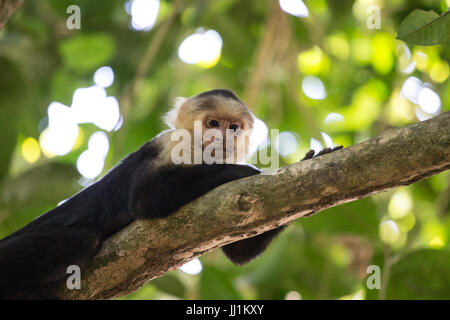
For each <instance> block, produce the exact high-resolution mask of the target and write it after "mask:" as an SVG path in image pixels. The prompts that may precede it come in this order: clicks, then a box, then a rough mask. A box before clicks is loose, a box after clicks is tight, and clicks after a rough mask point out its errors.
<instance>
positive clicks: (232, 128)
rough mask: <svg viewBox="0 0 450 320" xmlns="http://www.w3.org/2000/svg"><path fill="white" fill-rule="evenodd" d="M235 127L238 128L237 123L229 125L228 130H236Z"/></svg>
mask: <svg viewBox="0 0 450 320" xmlns="http://www.w3.org/2000/svg"><path fill="white" fill-rule="evenodd" d="M237 129H239V126H238V125H237V124H232V125H231V126H230V130H231V131H233V132H236V130H237Z"/></svg>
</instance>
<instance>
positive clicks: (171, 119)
mask: <svg viewBox="0 0 450 320" xmlns="http://www.w3.org/2000/svg"><path fill="white" fill-rule="evenodd" d="M186 100H187V99H186V98H184V97H177V98H175V103H174V106H173V108H172V110H170V111H169V112H167V113H166V114H165V115H164V116H163V121H164V122H165V123H166V124H167V125H168V126H169V128H171V129H175V128H176V126H175V121H176V120H177V117H178V113H179V112H180V109H181V106H182V105H183V104H184V102H185V101H186Z"/></svg>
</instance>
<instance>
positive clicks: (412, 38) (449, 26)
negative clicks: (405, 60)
mask: <svg viewBox="0 0 450 320" xmlns="http://www.w3.org/2000/svg"><path fill="white" fill-rule="evenodd" d="M449 13H450V10H448V11H447V12H445V13H444V14H442V15H441V16H439V15H438V14H437V13H436V12H434V11H424V10H420V9H416V10H414V11H413V12H411V13H410V14H409V15H408V16H407V17H406V18H405V19H404V20H403V21H402V23H401V24H400V27H399V29H398V34H397V39H400V40H403V41H405V42H408V43H411V44H417V45H421V46H431V45H436V44H449V43H450V14H449Z"/></svg>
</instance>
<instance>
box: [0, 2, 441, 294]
mask: <svg viewBox="0 0 450 320" xmlns="http://www.w3.org/2000/svg"><path fill="white" fill-rule="evenodd" d="M304 3H305V5H306V7H307V8H308V10H309V15H308V17H306V18H299V17H296V16H293V15H290V14H288V13H286V12H283V11H281V10H280V9H279V7H278V1H269V0H265V1H250V0H245V1H237V0H214V1H206V0H205V1H193V0H190V1H188V0H186V1H167V0H166V1H161V2H160V6H159V13H158V17H157V20H156V23H155V25H154V26H153V28H151V30H148V31H136V30H132V29H131V28H130V15H129V14H127V13H126V11H125V3H124V1H106V0H101V1H87V0H77V1H73V0H70V1H69V0H39V1H38V0H27V1H25V4H24V5H23V7H22V8H21V9H20V10H19V11H18V12H16V13H15V15H14V16H13V17H12V18H11V19H10V21H9V22H8V24H7V25H6V28H5V29H3V30H1V31H0V141H1V147H2V150H1V152H0V184H1V190H0V236H1V237H3V236H6V235H7V234H9V233H11V232H13V231H14V230H16V229H18V228H20V227H22V226H24V225H25V224H27V223H29V222H30V221H32V219H34V218H35V217H37V216H38V215H40V214H42V213H43V212H45V211H46V210H49V209H50V208H52V207H54V206H56V205H57V204H58V203H59V202H60V201H62V200H63V199H65V198H67V197H69V196H71V195H72V194H74V193H75V192H77V191H78V190H81V189H82V186H81V185H85V184H86V181H85V179H83V178H82V176H81V175H80V174H79V173H78V172H77V170H76V163H77V159H78V157H79V156H80V154H82V152H83V151H84V150H86V149H87V148H88V140H89V136H90V135H91V134H92V133H94V132H95V131H98V130H99V129H98V128H97V127H96V126H95V125H94V124H92V123H84V124H79V125H78V128H79V133H78V138H77V140H76V142H75V144H74V147H73V150H72V151H71V152H69V153H68V154H65V155H63V156H57V157H54V156H52V155H49V154H48V153H47V154H46V153H45V152H43V153H42V152H40V150H39V148H38V149H37V150H36V148H35V146H36V145H37V144H36V141H41V140H40V136H41V134H42V132H43V130H44V129H45V128H46V126H47V125H48V122H49V120H48V117H47V108H48V106H49V105H50V103H52V102H54V101H58V102H60V103H63V104H64V105H67V106H70V105H71V103H72V97H73V94H74V92H75V90H76V89H78V88H82V87H89V86H92V85H93V84H94V82H93V75H94V72H95V71H96V70H97V69H98V68H100V67H102V66H105V65H108V66H110V67H111V68H112V69H113V70H114V74H115V81H114V83H113V85H112V86H110V87H108V88H107V89H106V91H107V94H108V96H115V97H117V99H118V101H119V105H120V108H121V112H122V115H123V126H122V127H121V128H120V129H119V130H117V131H114V130H112V131H109V132H106V133H107V134H108V138H109V142H110V148H109V153H108V155H107V157H106V162H105V165H104V168H103V173H106V172H107V170H109V169H110V168H111V167H112V166H113V165H114V164H116V163H117V162H118V161H119V160H120V159H121V158H122V157H124V156H125V155H126V154H128V153H129V152H131V151H133V150H135V149H136V148H138V147H139V146H140V145H141V144H143V143H144V142H145V141H147V140H149V139H150V138H152V137H154V136H155V135H156V134H157V133H158V132H160V131H161V130H163V129H165V127H164V125H163V124H162V122H161V120H160V118H161V116H162V114H163V113H164V112H166V111H167V110H168V109H169V108H170V107H171V105H172V102H173V100H174V98H175V97H177V96H180V95H181V96H191V95H195V94H198V93H199V92H201V91H204V90H208V89H212V88H229V89H232V90H234V91H235V92H236V93H237V94H238V95H239V96H240V97H241V98H242V99H243V100H244V101H246V102H247V103H248V104H249V106H250V107H251V108H252V110H253V111H254V112H255V114H256V115H257V116H258V117H259V118H261V119H262V120H263V121H264V122H265V123H266V124H267V125H268V127H269V128H277V129H279V130H280V131H289V132H291V133H292V134H293V135H294V136H295V137H296V138H297V141H298V146H297V147H296V148H295V150H294V152H292V153H290V154H289V155H287V156H285V157H281V164H282V165H286V164H289V163H292V162H295V161H297V160H298V159H299V158H300V157H301V156H302V155H303V154H304V153H305V152H306V151H307V150H309V148H310V139H311V138H314V139H316V140H318V141H319V142H321V143H322V145H325V143H326V141H325V138H324V135H322V134H321V132H324V133H326V134H327V135H328V136H329V137H330V138H331V139H332V141H333V143H335V144H343V145H345V146H348V145H351V144H354V143H357V142H360V141H362V140H365V139H368V138H370V137H373V136H375V135H377V134H379V133H380V132H381V131H382V130H384V129H385V128H388V127H397V126H404V125H408V124H411V123H414V122H417V121H419V120H421V117H422V115H423V112H424V111H423V110H422V111H421V110H420V109H419V107H418V105H417V101H416V102H414V101H411V99H407V98H406V97H405V96H404V95H402V94H401V91H402V86H403V85H404V83H405V80H406V79H407V78H409V77H411V76H414V77H417V79H419V80H420V81H421V83H423V84H424V87H425V88H432V89H433V92H435V93H436V94H437V95H438V97H439V99H440V102H441V107H440V110H438V112H435V114H437V113H439V112H445V111H448V110H450V82H449V81H448V77H449V59H450V48H449V46H444V45H437V46H427V47H422V46H414V45H410V44H405V43H404V42H402V41H400V40H397V39H396V36H397V31H398V30H399V26H400V24H401V22H402V21H403V20H404V19H405V18H406V17H407V16H408V15H409V14H410V13H411V12H413V11H414V10H415V9H421V10H425V11H429V10H434V11H435V12H438V13H439V14H442V13H443V12H445V11H446V10H447V8H448V5H449V3H450V1H446V0H413V1H409V0H408V1H406V0H395V1H387V0H358V1H352V0H342V1H331V0H330V1H325V0H314V1H313V0H305V1H304ZM72 4H76V5H78V6H79V7H80V9H81V20H80V22H81V24H80V26H81V29H80V30H69V29H68V28H67V26H66V19H67V18H68V16H69V14H67V13H66V9H67V7H68V6H69V5H72ZM373 5H375V6H376V7H375V8H379V9H380V11H379V14H380V16H379V18H380V29H376V28H375V29H372V28H369V27H368V26H369V24H368V19H369V17H370V15H371V13H370V12H371V11H370V10H368V8H369V6H373ZM178 6H179V9H178ZM372 9H373V7H372ZM174 10H175V11H174ZM172 13H173V14H174V15H175V16H174V19H173V20H172V21H170V22H169V23H170V25H169V28H168V31H167V32H166V33H163V32H162V31H161V30H163V26H164V25H165V23H167V21H169V20H168V19H170V17H171V15H172ZM447 16H448V15H447ZM446 21H448V19H447V20H446ZM442 25H443V26H444V28H447V29H446V32H447V34H448V23H447V24H446V25H445V24H442ZM442 25H441V26H442ZM199 27H203V28H204V29H205V30H209V29H213V30H216V31H217V32H218V33H219V34H220V36H221V39H222V41H223V45H222V47H221V51H220V56H218V57H217V59H215V60H212V61H206V62H200V63H197V64H191V65H190V64H186V63H184V62H182V61H181V60H180V58H179V57H178V48H179V46H180V44H181V43H182V41H183V40H184V39H186V38H187V37H188V36H189V35H192V34H193V33H195V32H196V30H197V29H198V28H199ZM158 34H159V36H160V37H162V40H161V45H159V46H157V47H154V48H153V49H152V50H156V51H155V53H156V54H155V56H154V58H153V60H151V61H147V60H146V59H149V58H148V54H146V52H147V50H148V49H149V48H152V44H153V46H155V45H154V44H155V42H157V41H158V39H157V38H158ZM146 63H148V69H146V68H145V64H146ZM143 66H144V67H143ZM142 71H143V73H142V74H143V77H142V78H137V75H138V74H139V72H142ZM306 76H312V77H313V78H310V77H309V78H307V77H306ZM314 77H317V79H320V82H321V83H322V85H323V88H324V91H321V94H324V96H323V97H321V98H319V99H318V98H317V96H316V97H314V95H311V93H310V92H308V90H306V89H305V88H306V87H307V86H306V85H307V84H308V83H305V81H306V80H305V79H313V81H315V82H314V83H316V84H317V83H318V82H317V80H315V79H316V78H314ZM316 89H317V87H316ZM433 97H434V96H433ZM433 97H432V98H433ZM127 99H128V101H130V102H129V103H128V102H127ZM430 99H431V98H430ZM428 111H429V110H428ZM333 113H334V114H336V113H337V114H338V119H341V117H343V119H344V121H327V119H328V118H329V117H330V114H333ZM339 115H340V116H339ZM427 116H428V117H430V116H432V115H430V114H427ZM324 120H325V121H324ZM30 138H33V139H30ZM25 142H26V143H25ZM380 165H382V164H380ZM80 183H81V184H80ZM449 199H450V175H449V172H444V173H441V174H438V175H436V176H433V177H431V178H429V179H427V180H425V181H421V182H418V183H415V184H413V185H411V186H409V187H403V188H399V189H396V190H391V191H389V192H385V193H382V194H379V195H376V196H373V197H370V198H366V199H362V200H358V201H355V202H352V203H348V204H344V205H341V206H338V207H335V208H331V209H328V210H326V211H324V212H321V213H319V214H316V215H314V216H312V217H309V218H308V219H300V220H298V221H296V222H295V223H292V225H291V226H290V227H289V228H288V229H287V231H286V232H284V233H283V234H282V235H281V236H280V237H278V238H277V239H276V240H275V241H274V243H273V244H272V245H271V246H270V247H269V249H268V250H267V251H266V252H265V253H264V255H263V256H261V257H260V258H258V259H257V260H255V261H253V262H252V263H250V264H249V265H246V266H244V267H236V266H234V265H232V264H231V263H230V262H228V261H227V260H226V259H225V257H224V256H223V255H222V254H221V253H220V251H219V250H215V251H214V252H211V253H208V254H206V255H204V256H203V257H201V258H200V260H201V262H202V266H203V270H202V271H201V272H200V273H199V274H196V275H189V274H186V273H185V272H182V271H179V270H178V271H172V272H169V273H168V274H166V275H165V276H163V277H162V278H159V279H155V280H154V281H152V282H150V283H149V284H147V285H145V286H144V287H142V288H141V289H140V290H139V291H137V292H135V293H133V294H131V295H129V296H128V297H124V299H161V298H175V299H195V298H200V299H284V298H285V297H286V296H292V295H288V293H292V292H297V293H298V294H299V295H300V296H301V297H302V298H303V299H339V298H341V299H351V298H367V299H378V298H388V299H402V298H408V299H432V298H450V278H449V276H448V271H449V270H450V251H449V250H450V245H449V241H450V239H449V235H450V203H449V201H450V200H449ZM372 264H376V265H379V266H380V268H381V272H382V275H383V281H382V283H383V286H384V287H383V288H382V289H381V290H377V289H372V290H369V289H367V286H366V279H367V277H368V274H367V272H366V270H367V267H368V266H369V265H372ZM298 294H297V295H294V296H296V297H298V296H299V295H298Z"/></svg>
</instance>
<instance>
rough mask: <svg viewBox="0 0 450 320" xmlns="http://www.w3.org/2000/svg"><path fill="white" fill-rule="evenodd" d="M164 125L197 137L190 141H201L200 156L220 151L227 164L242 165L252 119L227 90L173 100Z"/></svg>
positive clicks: (241, 103) (239, 101)
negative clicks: (202, 152)
mask: <svg viewBox="0 0 450 320" xmlns="http://www.w3.org/2000/svg"><path fill="white" fill-rule="evenodd" d="M164 121H165V122H166V124H167V125H168V126H169V127H170V128H172V129H186V130H188V131H189V132H190V133H191V136H192V137H195V136H197V139H194V141H201V146H202V151H204V154H206V153H208V152H210V153H211V155H212V156H213V157H214V156H215V152H216V151H217V150H219V149H220V150H222V155H223V160H226V161H227V162H228V163H240V162H244V161H245V159H246V157H247V155H248V150H249V149H248V148H249V137H250V134H251V132H252V129H253V121H254V116H253V114H252V112H251V111H250V110H249V109H248V107H247V106H246V105H245V103H244V102H242V101H241V100H240V99H239V98H238V97H237V96H236V94H234V93H233V92H232V91H230V90H225V89H216V90H211V91H206V92H203V93H201V94H199V95H196V96H193V97H190V98H177V99H176V102H175V107H174V108H173V109H172V110H171V111H169V112H168V113H167V114H166V115H165V116H164ZM200 128H201V130H198V129H200ZM199 135H200V136H199ZM200 137H201V139H200V140H199V138H200ZM192 146H194V144H192Z"/></svg>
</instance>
